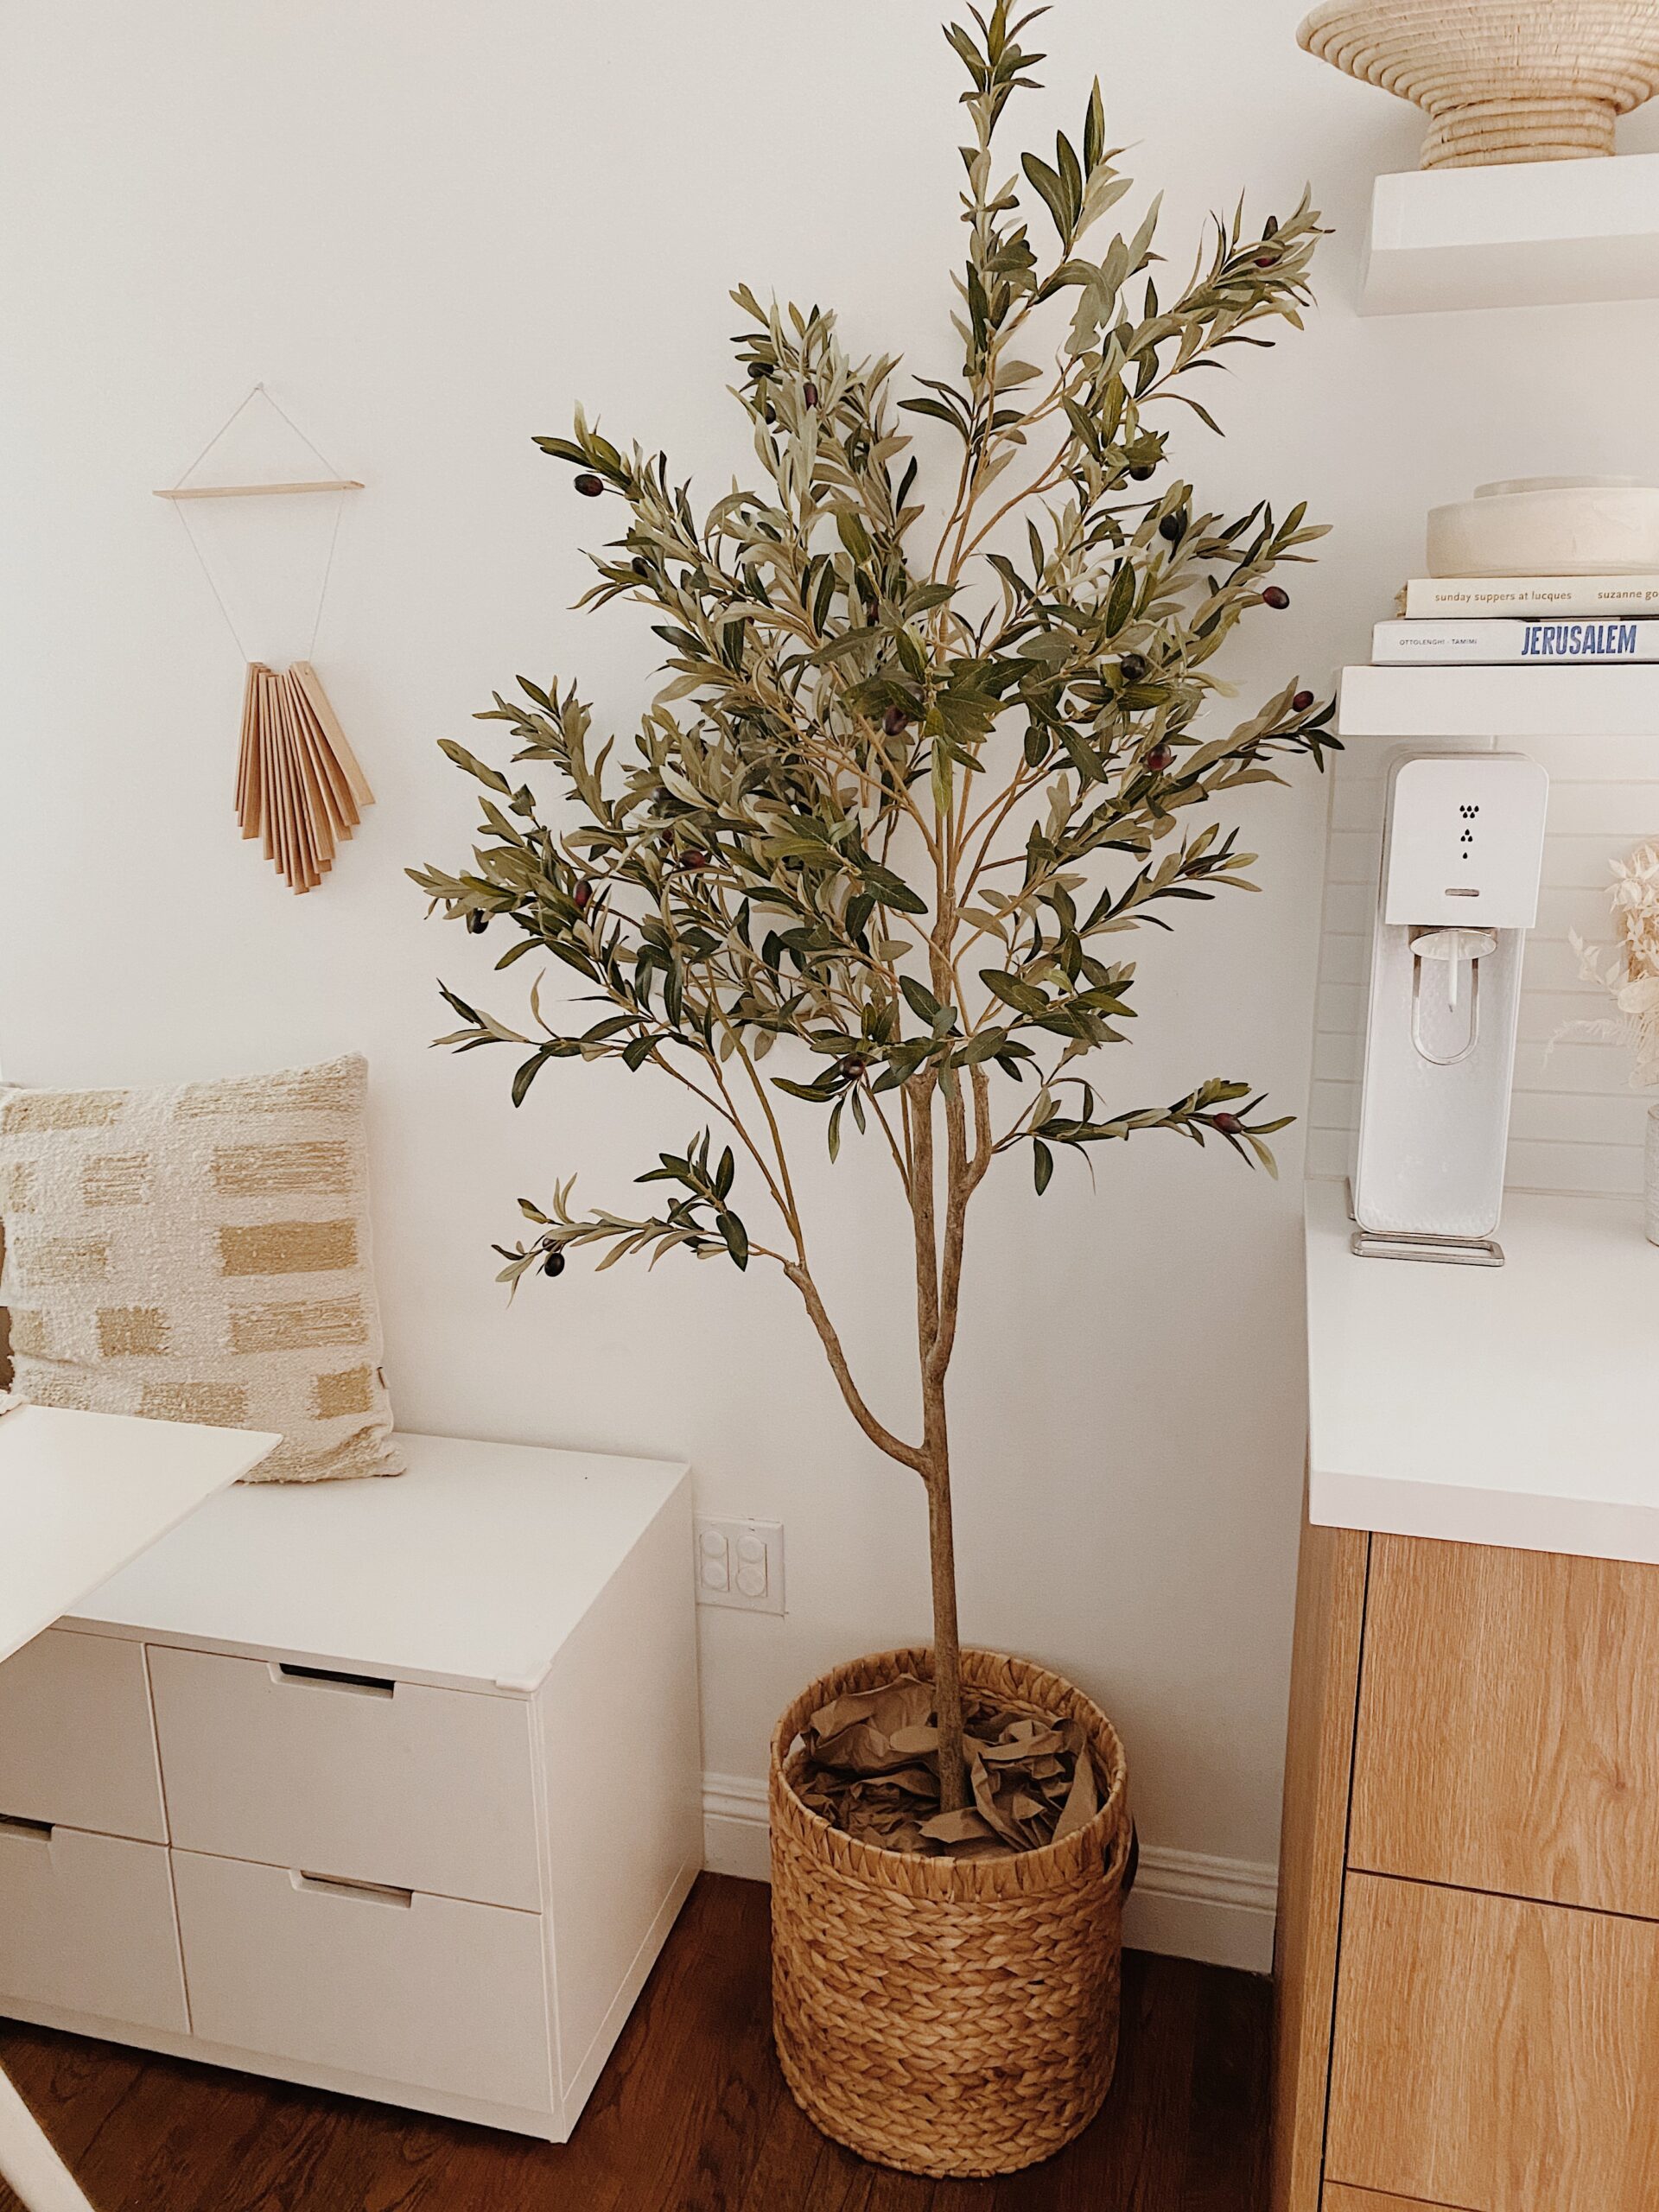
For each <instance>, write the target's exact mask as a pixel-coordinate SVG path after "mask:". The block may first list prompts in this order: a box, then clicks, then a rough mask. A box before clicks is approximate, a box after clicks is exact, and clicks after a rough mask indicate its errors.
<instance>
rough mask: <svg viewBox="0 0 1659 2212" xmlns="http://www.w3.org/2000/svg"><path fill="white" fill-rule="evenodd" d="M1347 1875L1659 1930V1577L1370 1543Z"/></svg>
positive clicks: (1529, 1557)
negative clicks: (1479, 1893) (1451, 1888)
mask: <svg viewBox="0 0 1659 2212" xmlns="http://www.w3.org/2000/svg"><path fill="white" fill-rule="evenodd" d="M1348 1858H1349V1863H1350V1864H1351V1866H1364V1867H1369V1868H1371V1869H1373V1870H1374V1871H1375V1872H1378V1873H1383V1874H1405V1875H1409V1876H1410V1877H1411V1878H1413V1879H1414V1880H1416V1881H1421V1882H1450V1883H1454V1884H1456V1885H1459V1887H1461V1888H1464V1889H1471V1890H1494V1891H1504V1892H1507V1893H1508V1894H1510V1895H1511V1896H1515V1897H1542V1898H1547V1899H1548V1900H1550V1901H1551V1902H1552V1903H1554V1904H1580V1905H1592V1906H1594V1907H1595V1908H1596V1909H1597V1910H1599V1911H1602V1912H1627V1913H1636V1914H1639V1915H1643V1916H1646V1917H1648V1918H1650V1919H1659V1570H1656V1569H1655V1568H1653V1567H1632V1566H1629V1565H1626V1564H1624V1562H1622V1561H1618V1560H1599V1559H1567V1558H1563V1557H1562V1556H1561V1555H1560V1554H1557V1553H1552V1552H1515V1551H1496V1550H1492V1549H1490V1548H1487V1547H1485V1546H1484V1545H1477V1544H1434V1543H1424V1542H1421V1541H1417V1540H1416V1539H1414V1538H1412V1537H1408V1536H1376V1537H1374V1538H1372V1540H1371V1560H1370V1591H1369V1593H1368V1597H1367V1600H1366V1607H1365V1666H1364V1675H1363V1681H1362V1683H1361V1687H1360V1695H1359V1734H1358V1743H1357V1759H1356V1763H1355V1768H1354V1796H1353V1832H1352V1835H1351V1840H1350V1844H1349V1850H1348Z"/></svg>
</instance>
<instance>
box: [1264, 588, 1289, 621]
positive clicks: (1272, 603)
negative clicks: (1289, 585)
mask: <svg viewBox="0 0 1659 2212" xmlns="http://www.w3.org/2000/svg"><path fill="white" fill-rule="evenodd" d="M1262 605H1263V607H1274V608H1275V609H1276V610H1277V611H1278V613H1281V614H1282V613H1284V611H1285V609H1286V607H1288V606H1289V605H1290V594H1289V593H1288V592H1287V590H1286V589H1285V588H1284V586H1283V585H1282V584H1269V585H1268V588H1267V589H1266V590H1265V591H1264V592H1263V593H1262Z"/></svg>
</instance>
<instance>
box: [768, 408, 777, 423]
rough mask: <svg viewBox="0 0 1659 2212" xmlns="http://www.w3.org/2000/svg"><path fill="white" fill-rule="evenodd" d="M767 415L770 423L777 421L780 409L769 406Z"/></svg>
mask: <svg viewBox="0 0 1659 2212" xmlns="http://www.w3.org/2000/svg"><path fill="white" fill-rule="evenodd" d="M766 420H767V422H768V423H775V422H776V421H777V420H778V410H777V409H776V408H775V407H768V408H767V409H766Z"/></svg>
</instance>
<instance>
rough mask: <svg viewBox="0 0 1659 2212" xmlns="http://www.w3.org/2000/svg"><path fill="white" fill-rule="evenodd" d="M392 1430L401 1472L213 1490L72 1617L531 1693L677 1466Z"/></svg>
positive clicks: (184, 1639) (659, 1503)
mask: <svg viewBox="0 0 1659 2212" xmlns="http://www.w3.org/2000/svg"><path fill="white" fill-rule="evenodd" d="M398 1442H399V1444H400V1446H402V1449H403V1451H404V1455H405V1457H406V1458H407V1459H408V1462H409V1472H408V1473H407V1474H405V1475H397V1476H391V1477H387V1478H379V1479H376V1478H370V1479H365V1480H362V1481H358V1482H340V1483H305V1484H277V1483H264V1484H251V1485H249V1486H247V1487H245V1488H244V1489H241V1490H233V1491H226V1493H225V1495H224V1496H223V1497H218V1498H215V1499H213V1501H212V1503H209V1504H207V1505H206V1506H204V1507H203V1508H202V1510H201V1511H200V1513H197V1514H195V1515H194V1516H192V1517H191V1519H190V1520H188V1521H187V1522H185V1523H184V1525H183V1526H182V1527H181V1528H179V1529H175V1530H174V1532H173V1534H172V1535H170V1536H168V1538H167V1539H166V1541H164V1542H162V1543H159V1544H156V1546H155V1547H154V1548H152V1549H151V1550H149V1552H147V1553H146V1554H144V1556H143V1558H142V1559H140V1560H137V1561H135V1562H134V1564H133V1565H132V1566H130V1567H127V1568H125V1569H124V1571H123V1572H122V1573H119V1574H117V1575H115V1576H114V1577H113V1578H112V1579H111V1580H109V1581H108V1582H105V1584H104V1585H103V1586H102V1587H101V1588H99V1589H98V1590H96V1591H94V1592H92V1596H91V1597H90V1598H88V1599H85V1600H84V1601H83V1602H81V1603H79V1604H78V1605H73V1607H72V1608H71V1609H70V1618H71V1622H72V1624H73V1625H75V1626H78V1627H86V1628H99V1629H104V1630H108V1631H110V1632H114V1633H123V1632H124V1633H126V1634H129V1635H136V1634H149V1635H153V1636H156V1637H162V1638H164V1639H165V1640H166V1641H167V1642H168V1643H182V1644H187V1645H195V1646H199V1647H200V1648H203V1649H218V1650H222V1649H227V1648H231V1649H237V1650H239V1651H245V1652H249V1653H251V1654H252V1655H254V1656H257V1657H262V1658H283V1657H291V1656H293V1655H294V1654H296V1653H298V1652H303V1653H305V1654H307V1655H308V1656H311V1657H313V1658H315V1659H316V1660H317V1661H318V1662H321V1663H323V1664H327V1665H334V1666H339V1667H341V1668H345V1669H351V1670H353V1671H355V1672H358V1673H362V1674H372V1675H394V1676H397V1677H398V1678H400V1679H402V1680H404V1681H429V1682H438V1683H461V1684H463V1685H470V1686H472V1687H479V1686H484V1687H487V1688H498V1689H502V1690H522V1691H529V1690H531V1689H534V1688H536V1686H537V1683H538V1682H539V1681H541V1679H542V1677H543V1675H545V1674H546V1672H547V1670H548V1669H549V1667H550V1665H551V1664H552V1662H553V1659H554V1656H555V1655H556V1653H557V1652H558V1650H559V1649H560V1648H561V1646H562V1645H563V1643H564V1641H565V1639H566V1637H568V1636H569V1634H570V1631H571V1630H573V1629H574V1628H575V1625H576V1624H577V1623H578V1622H579V1621H580V1620H581V1619H582V1616H583V1615H584V1614H585V1613H586V1612H587V1611H588V1607H589V1606H590V1605H592V1603H593V1601H594V1598H596V1597H597V1596H598V1594H599V1592H600V1591H601V1589H602V1588H603V1587H604V1586H605V1585H606V1583H607V1582H608V1581H609V1580H610V1578H611V1576H612V1575H613V1573H615V1572H616V1570H617V1568H618V1567H620V1565H621V1564H622V1561H623V1560H625V1559H626V1557H627V1554H628V1553H629V1552H630V1551H631V1550H632V1548H633V1546H634V1544H635V1543H636V1542H637V1541H639V1537H640V1536H641V1535H644V1533H645V1529H647V1528H648V1527H649V1526H650V1524H651V1522H652V1521H653V1520H655V1518H656V1516H657V1515H658V1513H659V1512H660V1511H661V1510H662V1509H663V1507H664V1505H665V1504H666V1503H667V1502H668V1500H669V1499H670V1498H671V1497H672V1496H673V1494H674V1492H675V1491H676V1490H677V1488H678V1487H679V1485H680V1484H681V1483H682V1482H683V1480H684V1479H685V1477H686V1473H687V1470H686V1468H685V1467H684V1466H683V1465H674V1464H672V1463H670V1462H667V1461H664V1460H658V1459H609V1458H606V1457H602V1456H601V1455H600V1454H599V1453H596V1452H551V1451H547V1450H543V1448H541V1447H540V1446H528V1445H518V1444H469V1443H463V1442H460V1441H458V1440H455V1439H453V1438H449V1437H442V1436H403V1437H400V1438H399V1439H398ZM690 1572H691V1568H690V1560H688V1561H687V1565H686V1573H687V1574H688V1575H689V1574H690Z"/></svg>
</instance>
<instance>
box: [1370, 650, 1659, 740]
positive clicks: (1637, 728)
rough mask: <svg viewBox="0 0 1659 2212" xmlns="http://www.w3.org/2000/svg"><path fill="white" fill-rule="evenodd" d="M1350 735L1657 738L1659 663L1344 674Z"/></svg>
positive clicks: (1405, 669)
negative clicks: (1588, 666) (1621, 665)
mask: <svg viewBox="0 0 1659 2212" xmlns="http://www.w3.org/2000/svg"><path fill="white" fill-rule="evenodd" d="M1337 729H1338V734H1339V735H1341V736H1343V737H1496V738H1527V737H1649V736H1651V737H1656V738H1659V664H1649V665H1646V666H1643V667H1636V668H1631V667H1624V668H1503V667H1497V668H1494V667H1484V668H1344V670H1343V671H1342V683H1341V688H1340V690H1339V692H1338V702H1337Z"/></svg>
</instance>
